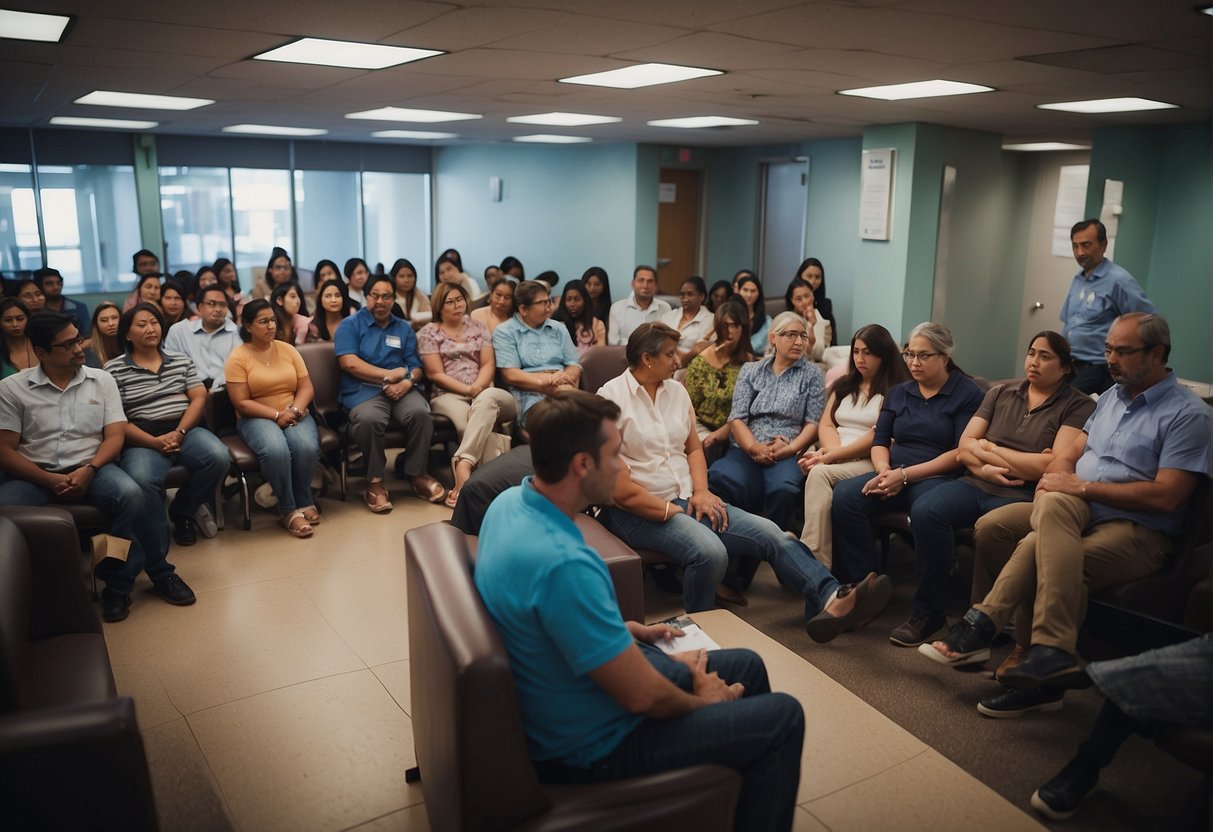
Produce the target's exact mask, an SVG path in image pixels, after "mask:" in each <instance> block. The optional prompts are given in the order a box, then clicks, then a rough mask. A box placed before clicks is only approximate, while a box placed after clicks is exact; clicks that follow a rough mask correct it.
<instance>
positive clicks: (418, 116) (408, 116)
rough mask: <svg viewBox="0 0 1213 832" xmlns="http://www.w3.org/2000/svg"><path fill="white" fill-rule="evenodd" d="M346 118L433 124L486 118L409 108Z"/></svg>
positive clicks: (381, 109)
mask: <svg viewBox="0 0 1213 832" xmlns="http://www.w3.org/2000/svg"><path fill="white" fill-rule="evenodd" d="M345 117H346V118H366V119H372V120H374V121H412V122H419V123H423V124H433V123H435V122H439V121H470V120H471V119H475V118H484V116H481V115H476V114H475V113H448V112H444V111H442V110H412V109H409V108H408V107H380V108H379V109H378V110H363V111H362V112H360V113H346V114H345Z"/></svg>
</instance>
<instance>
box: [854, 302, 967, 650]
mask: <svg viewBox="0 0 1213 832" xmlns="http://www.w3.org/2000/svg"><path fill="white" fill-rule="evenodd" d="M954 346H955V342H954V341H953V340H952V333H951V332H950V331H949V330H948V328H947V327H946V326H944V325H943V324H938V323H921V324H919V325H918V326H916V327H914V329H913V330H912V331H911V332H910V338H909V346H908V347H907V348H906V351H905V352H903V353H902V355H903V356H904V358H905V361H906V363H907V364H908V365H909V367H910V376H911V378H910V380H909V381H907V382H904V383H902V384H899V385H897V386H895V387H893V388H892V389H890V390H889V392H888V393H887V394H886V395H885V400H884V407H883V408H882V409H881V411H880V418H879V419H878V420H877V422H876V434H875V436H874V437H873V439H872V467H873V472H872V473H870V474H861V475H860V476H857V477H852V478H851V479H849V480H843V481H842V482H840V483H838V484H837V485H835V486H834V506H833V510H832V512H831V517H832V518H833V526H834V571H835V572H839V573H841V574H850V575H855V574H860V575H862V574H864V573H863V570H864V569H878V568H879V564H880V558H879V555H878V553H877V550H876V541H875V539H874V538H873V537H872V529H871V526H870V524H869V519H870V518H871V517H872V515H875V514H879V513H880V512H884V511H897V510H908V511H909V512H910V518H911V521H910V522H911V524H912V523H913V518H914V516H915V512H916V508H917V504H918V502H919V501H920V500H922V499H923V498H924V497H926V495H927V494H929V493H930V491H931V489H933V488H938V487H939V486H941V485H943V484H944V483H947V482H949V481H951V480H952V479H954V478H955V476H956V475H957V474H958V473H959V470H958V469H959V468H960V463H959V462H957V461H956V446H957V445H958V444H959V443H960V437H961V435H962V434H963V433H964V430H965V427H966V426H967V425H968V424H969V420H970V419H971V418H972V417H973V414H974V413H975V412H976V411H977V408H978V406H979V405H980V404H981V390H980V389H979V388H978V387H977V385H976V384H974V383H973V380H972V379H971V378H969V377H968V376H967V375H965V374H964V372H963V371H961V369H960V368H959V367H958V366H956V363H955V362H954V361H953V360H952V349H953V347H954ZM890 446H891V447H890ZM915 531H916V532H917V529H915ZM949 534H950V532H949ZM918 564H919V570H920V574H921V570H922V568H923V566H924V564H925V559H919V561H918ZM950 568H951V560H949V561H948V566H947V567H945V572H946V571H947V569H950ZM943 623H944V617H943V613H942V612H941V611H937V610H926V609H923V610H920V609H919V607H918V604H917V603H916V604H915V608H914V611H913V612H912V613H911V615H910V618H909V620H908V621H906V622H905V623H904V624H902V625H900V626H899V627H897V628H896V629H895V630H893V632H892V633H891V634H890V636H889V640H890V641H891V642H893V644H896V645H898V646H900V647H916V646H918V645H919V644H921V643H922V642H923V640H924V639H926V638H927V637H928V636H930V635H932V634H934V633H935V632H936V631H937V630H939V629H940V628H941V627H942V626H943Z"/></svg>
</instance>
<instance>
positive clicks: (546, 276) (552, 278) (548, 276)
mask: <svg viewBox="0 0 1213 832" xmlns="http://www.w3.org/2000/svg"><path fill="white" fill-rule="evenodd" d="M535 279H536V280H541V281H543V282H544V283H546V284H547V285H548V288H555V286H556V284H557V283H559V282H560V275H558V274H556V272H554V271H552V270H551V269H548V270H547V271H546V272H540V273H539V274H537V275H535Z"/></svg>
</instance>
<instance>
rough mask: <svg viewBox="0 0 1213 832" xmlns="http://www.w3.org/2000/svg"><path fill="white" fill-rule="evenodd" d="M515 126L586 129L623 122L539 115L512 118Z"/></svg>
mask: <svg viewBox="0 0 1213 832" xmlns="http://www.w3.org/2000/svg"><path fill="white" fill-rule="evenodd" d="M506 121H509V122H512V123H514V124H549V125H553V126H556V127H584V126H586V125H587V124H612V123H614V122H616V121H623V119H621V118H619V117H618V116H592V115H588V114H586V113H539V114H537V115H533V116H510V117H509V118H507V119H506Z"/></svg>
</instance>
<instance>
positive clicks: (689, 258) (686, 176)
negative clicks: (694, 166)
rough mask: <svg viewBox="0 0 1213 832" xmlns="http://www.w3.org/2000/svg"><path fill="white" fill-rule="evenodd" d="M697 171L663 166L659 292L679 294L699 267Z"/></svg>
mask: <svg viewBox="0 0 1213 832" xmlns="http://www.w3.org/2000/svg"><path fill="white" fill-rule="evenodd" d="M699 177H700V172H699V171H697V170H686V169H683V168H663V169H662V171H661V180H660V181H661V185H660V191H659V193H658V200H657V202H658V204H657V263H656V264H655V265H656V266H657V291H659V292H660V293H661V294H663V295H676V294H678V288H679V287H680V286H681V285H682V281H684V280H686V279H687V278H688V277H690V276H691V275H693V274H697V273H698V270H699Z"/></svg>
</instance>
